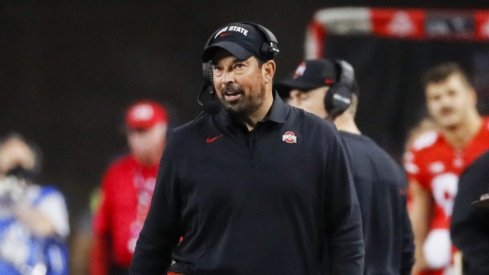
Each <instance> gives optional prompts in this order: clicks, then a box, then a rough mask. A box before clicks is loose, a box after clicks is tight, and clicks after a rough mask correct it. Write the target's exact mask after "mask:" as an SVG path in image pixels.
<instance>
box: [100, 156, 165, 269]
mask: <svg viewBox="0 0 489 275" xmlns="http://www.w3.org/2000/svg"><path fill="white" fill-rule="evenodd" d="M157 173H158V165H155V166H152V167H143V166H141V165H140V164H139V163H138V162H137V161H136V160H135V159H134V157H132V156H126V157H124V158H122V159H120V160H118V161H116V162H115V163H113V164H112V165H111V166H110V167H109V168H108V170H107V172H106V173H105V176H104V178H103V182H102V189H101V202H100V206H99V208H98V209H97V211H96V213H95V217H94V234H97V235H99V236H107V237H108V238H110V243H111V253H112V257H113V261H114V262H115V263H116V264H117V265H118V266H121V267H129V265H130V263H131V259H132V255H133V253H134V248H135V245H136V240H137V238H138V236H139V232H140V231H141V229H142V226H143V224H144V220H145V218H146V215H147V213H148V210H149V205H150V202H151V198H152V195H153V191H154V188H155V183H156V176H157Z"/></svg>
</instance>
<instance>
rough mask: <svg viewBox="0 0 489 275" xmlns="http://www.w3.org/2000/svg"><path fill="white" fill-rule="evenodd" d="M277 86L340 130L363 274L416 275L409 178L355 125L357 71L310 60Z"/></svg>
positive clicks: (336, 62)
mask: <svg viewBox="0 0 489 275" xmlns="http://www.w3.org/2000/svg"><path fill="white" fill-rule="evenodd" d="M276 88H277V89H278V92H279V94H280V95H281V96H282V97H283V98H284V99H285V100H286V101H287V102H288V103H289V104H290V105H292V106H294V107H297V108H301V109H304V110H305V111H308V112H311V113H313V114H315V115H317V116H318V117H320V118H323V119H326V118H327V119H329V120H331V121H333V122H334V124H335V125H336V127H337V128H338V130H339V132H340V136H341V139H342V141H343V142H344V144H345V148H346V152H347V156H348V159H349V161H350V164H351V169H352V173H353V179H354V183H355V188H356V191H357V195H358V201H359V203H360V210H361V213H362V225H363V239H364V242H365V269H364V273H363V274H404V275H408V274H410V272H411V268H412V265H413V262H414V258H413V254H414V246H413V235H412V230H411V223H410V221H409V217H408V213H407V207H406V195H405V190H406V188H407V180H406V178H405V175H404V172H403V171H402V168H401V166H399V165H398V164H397V163H396V162H395V161H394V160H393V159H392V158H391V157H390V156H389V155H388V154H387V153H386V152H385V151H384V150H383V149H381V148H380V147H379V146H378V145H377V144H376V143H375V142H374V141H373V140H371V139H370V138H368V137H367V136H365V135H362V134H361V132H360V130H359V129H358V127H357V125H356V123H355V115H356V111H357V107H358V98H359V90H358V87H357V83H356V79H355V75H354V70H353V67H352V66H351V65H350V64H349V63H348V62H346V61H344V60H334V59H314V60H305V61H303V62H302V63H301V64H300V65H299V66H298V67H297V69H296V70H295V73H294V75H293V77H292V78H288V79H285V80H283V81H280V82H278V83H277V84H276Z"/></svg>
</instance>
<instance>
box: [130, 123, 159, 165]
mask: <svg viewBox="0 0 489 275" xmlns="http://www.w3.org/2000/svg"><path fill="white" fill-rule="evenodd" d="M165 139H166V124H164V123H159V124H157V125H155V126H153V127H151V128H147V129H128V130H127V141H128V144H129V149H130V150H131V153H132V154H133V155H134V156H135V157H136V159H137V160H138V161H139V162H140V163H141V164H143V165H146V166H152V165H155V164H157V163H158V162H159V160H160V158H161V155H162V153H163V149H164V146H165Z"/></svg>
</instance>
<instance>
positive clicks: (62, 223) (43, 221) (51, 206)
mask: <svg viewBox="0 0 489 275" xmlns="http://www.w3.org/2000/svg"><path fill="white" fill-rule="evenodd" d="M27 192H28V194H26V196H27V198H25V202H24V203H22V202H20V203H19V206H18V207H17V208H16V215H17V217H18V218H19V220H20V221H21V222H22V223H23V224H24V225H26V226H27V227H28V228H29V230H31V232H32V233H33V234H34V235H35V236H37V237H41V238H46V237H54V236H58V237H61V238H63V239H65V238H66V237H68V234H69V233H70V228H69V222H68V210H67V207H66V203H65V200H64V197H63V195H62V194H61V193H60V192H59V191H57V190H56V189H55V188H52V187H41V188H40V189H38V191H36V192H33V193H29V191H27Z"/></svg>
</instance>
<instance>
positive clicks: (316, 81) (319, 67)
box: [275, 59, 338, 97]
mask: <svg viewBox="0 0 489 275" xmlns="http://www.w3.org/2000/svg"><path fill="white" fill-rule="evenodd" d="M337 80H338V70H337V68H336V65H335V64H334V62H333V61H331V60H327V59H314V60H313V59H310V60H305V61H304V62H302V63H301V64H299V66H298V67H297V69H295V72H294V75H293V76H292V77H291V78H288V79H285V80H282V81H280V82H277V83H275V89H277V91H278V93H279V95H280V96H281V97H288V95H289V93H290V91H291V90H294V89H298V90H301V91H305V92H307V91H309V90H313V89H316V88H319V87H322V86H331V85H332V84H334V83H336V82H337Z"/></svg>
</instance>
